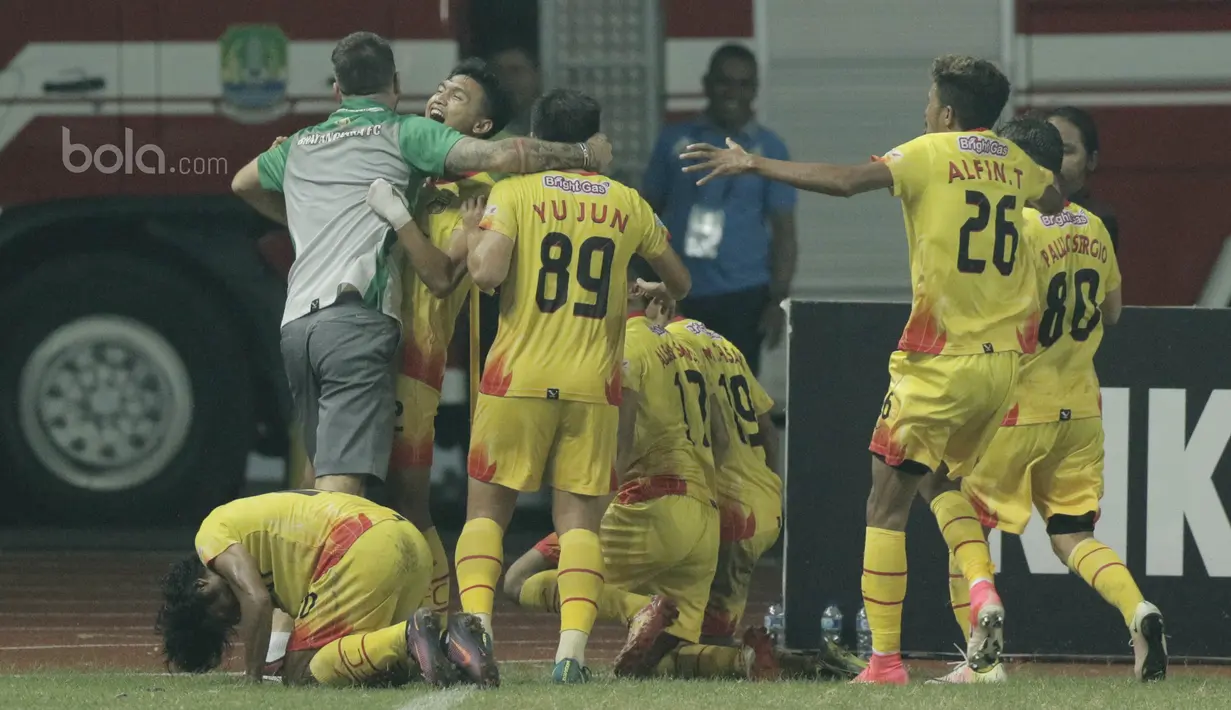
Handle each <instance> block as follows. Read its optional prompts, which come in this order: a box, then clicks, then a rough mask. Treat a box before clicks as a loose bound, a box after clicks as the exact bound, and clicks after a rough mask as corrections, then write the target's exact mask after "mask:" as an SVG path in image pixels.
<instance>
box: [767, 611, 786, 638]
mask: <svg viewBox="0 0 1231 710" xmlns="http://www.w3.org/2000/svg"><path fill="white" fill-rule="evenodd" d="M785 628H786V609H785V607H784V606H783V604H782V602H778V603H777V604H771V605H770V607H769V611H768V612H766V614H765V630H766V631H768V632H769V637H770V638H771V639H773V642H774V647H775V648H780V647H781V646H782V641H783V632H784V630H785Z"/></svg>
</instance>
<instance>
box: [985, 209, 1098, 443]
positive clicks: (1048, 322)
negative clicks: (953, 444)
mask: <svg viewBox="0 0 1231 710" xmlns="http://www.w3.org/2000/svg"><path fill="white" fill-rule="evenodd" d="M1025 217H1026V224H1025V229H1024V230H1023V231H1022V237H1023V239H1024V240H1025V248H1026V249H1027V250H1028V252H1029V254H1030V257H1031V258H1032V259H1033V260H1034V265H1035V270H1036V273H1037V275H1038V278H1037V284H1038V291H1039V299H1040V301H1041V302H1042V307H1043V316H1042V318H1041V319H1040V321H1039V350H1038V352H1036V353H1035V354H1033V355H1030V356H1028V357H1026V358H1025V359H1023V360H1022V367H1021V372H1020V374H1018V380H1017V390H1016V403H1015V404H1014V406H1013V407H1012V408H1011V409H1010V410H1009V413H1008V415H1007V416H1006V417H1005V421H1004V424H1005V425H1006V426H1012V425H1014V424H1042V423H1045V422H1062V421H1068V420H1070V419H1087V418H1090V417H1097V416H1101V414H1102V406H1101V397H1100V394H1099V381H1098V374H1096V373H1095V371H1094V354H1095V353H1097V352H1098V349H1099V344H1100V343H1102V342H1103V320H1102V313H1101V312H1100V311H1099V306H1100V305H1101V304H1102V302H1103V300H1104V299H1105V298H1106V297H1107V294H1108V293H1109V292H1111V291H1114V290H1116V289H1118V288H1120V265H1119V263H1118V262H1117V261H1116V251H1115V247H1113V246H1112V244H1111V236H1110V235H1109V234H1108V233H1107V228H1106V227H1105V226H1104V225H1103V221H1102V220H1100V219H1099V218H1098V217H1096V216H1095V215H1094V214H1091V213H1090V212H1087V211H1086V210H1085V209H1083V208H1081V207H1079V206H1077V205H1074V204H1069V205H1068V206H1066V207H1065V208H1064V211H1063V212H1061V213H1060V214H1058V215H1044V214H1040V213H1039V212H1038V211H1037V210H1033V209H1027V210H1026V212H1025Z"/></svg>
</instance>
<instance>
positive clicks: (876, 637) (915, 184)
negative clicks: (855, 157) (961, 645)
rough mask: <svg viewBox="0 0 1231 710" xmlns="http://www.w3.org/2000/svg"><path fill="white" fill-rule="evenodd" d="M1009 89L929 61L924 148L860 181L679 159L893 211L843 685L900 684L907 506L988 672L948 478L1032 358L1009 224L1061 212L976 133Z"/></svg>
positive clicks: (1008, 155) (991, 141)
mask: <svg viewBox="0 0 1231 710" xmlns="http://www.w3.org/2000/svg"><path fill="white" fill-rule="evenodd" d="M1008 98H1009V81H1008V79H1006V78H1005V76H1004V75H1003V74H1002V73H1001V72H1000V71H999V70H998V69H996V67H995V66H993V65H992V64H991V63H990V62H987V61H984V60H980V59H974V58H972V57H958V56H944V57H940V58H938V59H936V60H935V61H934V62H933V64H932V87H931V89H930V90H929V92H928V102H927V106H926V107H925V109H924V125H925V127H926V130H927V132H926V133H925V134H924V135H923V136H920V137H918V138H916V139H914V140H911V141H908V142H906V143H903V144H902V145H900V146H898V147H897V148H895V149H893V150H892V151H890V152H889V153H888V154H887V155H886V156H885V157H884V158H883V159H878V160H874V161H872V162H869V163H865V164H862V165H853V166H841V165H829V164H822V163H807V164H806V163H792V162H786V161H778V160H769V159H765V158H762V157H760V156H757V155H752V154H749V153H747V152H745V151H744V150H743V149H742V148H740V147H739V146H738V145H736V144H735V143H734V142H732V141H728V143H729V146H730V147H729V148H727V149H718V148H716V147H714V146H709V145H693V146H689V147H687V148H686V149H685V150H686V152H685V153H684V154H683V156H682V157H683V158H685V159H689V160H694V161H697V162H696V164H694V165H690V166H688V167H686V168H685V171H690V172H691V171H697V170H708V171H710V174H708V175H706V176H705V177H704V178H702V181H706V180H711V179H714V178H716V177H719V176H724V175H735V174H740V173H744V172H749V171H753V172H756V173H757V174H759V175H762V176H765V177H769V178H771V179H776V180H782V181H784V182H788V183H790V184H792V185H794V186H795V187H798V188H802V189H805V190H809V191H812V192H820V193H824V194H828V195H837V196H843V197H847V196H851V195H856V194H860V193H864V192H870V191H872V190H881V189H888V190H890V192H891V193H892V194H893V195H894V196H896V197H898V198H899V199H901V201H902V213H903V217H904V218H905V222H906V238H907V243H908V245H909V249H910V261H911V290H912V293H913V298H912V306H911V315H910V320H909V321H908V322H907V324H906V328H905V330H904V332H903V334H902V338H901V340H900V341H899V343H898V350H897V352H895V353H893V355H892V356H891V357H890V360H889V378H890V384H889V392H888V394H887V395H886V397H885V399H884V402H883V403H882V406H881V411H880V418H879V420H878V422H877V425H876V428H875V430H874V433H873V436H872V443H871V445H870V446H869V449H870V450H871V451H872V454H873V460H872V491H871V494H870V495H869V497H868V508H867V529H866V532H865V540H864V566H863V578H862V589H863V598H864V603H865V606H866V608H867V613H868V623H869V625H870V626H871V628H872V647H873V650H874V653H873V657H872V660H871V662H870V663H869V664H868V668H867V669H866V670H865V671H864V672H863V673H861V674H860V677H859V678H857V679H856V681H858V682H871V683H894V684H904V683H906V682H907V681H908V677H907V673H906V669H905V667H904V666H903V665H902V656H901V629H902V601H903V599H904V598H905V596H906V532H905V531H906V520H907V516H908V514H909V512H910V505H911V501H912V500H913V499H914V497H915V495H916V494H919V495H920V496H921V497H923V498H924V500H926V501H928V502H929V504H930V507H931V509H932V512H933V513H934V514H935V515H936V518H937V522H938V523H939V525H940V528H941V533H942V535H943V537H944V539H945V542H946V544H947V545H948V546H949V549H950V550H951V551H952V552H953V553H954V555H955V557H956V559H957V563H958V565H959V566H960V567H961V569H962V574H963V576H964V578H965V580H966V582H967V584H969V585H970V586H971V592H970V593H971V609H970V611H971V619H972V621H973V623H972V625H971V626H972V628H971V637H970V644H969V646H968V648H967V658H968V659H969V662H970V664H971V666H972V668H974V669H975V670H980V669H984V668H987V667H990V666H992V665H994V664H995V663H996V661H997V659H998V658H999V656H1000V651H1001V649H1002V646H1003V643H1004V639H1003V624H1004V607H1003V605H1002V604H1001V601H1000V597H999V595H997V594H996V589H995V585H994V584H993V581H992V577H993V572H992V562H991V556H990V555H989V553H988V550H987V545H986V543H985V542H984V540H983V531H982V529H981V528H980V526H979V523H978V520H977V518H975V515H974V510H973V508H972V507H971V505H970V502H969V501H967V500H966V498H964V497H963V496H962V494H961V492H960V490H959V486H958V484H957V483H956V482H955V481H952V480H950V478H949V476H950V474H951V472H952V471H953V470H954V469H956V468H959V467H960V464H962V463H965V462H973V461H975V460H977V459H978V457H979V456H980V455H981V454H982V453H983V451H984V450H985V449H986V448H987V445H988V443H989V442H990V441H991V438H992V436H993V435H994V434H995V432H996V428H997V426H998V425H999V423H1000V420H1001V419H1002V418H1003V417H1004V414H1005V412H1006V411H1007V408H1008V405H1009V398H1010V395H1011V393H1012V391H1013V386H1014V383H1015V381H1016V379H1017V372H1018V360H1019V358H1020V357H1021V354H1022V353H1028V352H1032V351H1033V350H1034V348H1035V342H1034V340H1035V335H1036V330H1037V323H1038V318H1039V306H1038V299H1037V296H1036V294H1035V291H1034V287H1033V284H1034V276H1033V272H1032V269H1031V267H1030V265H1029V260H1024V259H1019V258H1018V256H1019V254H1020V249H1019V247H1020V244H1019V242H1020V232H1021V226H1022V224H1023V217H1022V210H1023V208H1025V206H1026V204H1027V202H1034V203H1035V204H1036V205H1037V206H1038V207H1039V208H1040V209H1041V210H1042V211H1043V212H1044V213H1046V214H1055V213H1057V212H1059V211H1060V209H1061V208H1062V207H1063V204H1064V202H1063V198H1062V197H1061V196H1060V193H1059V191H1058V190H1057V188H1056V187H1055V184H1054V183H1055V178H1054V176H1053V175H1052V173H1051V172H1050V171H1048V170H1046V169H1044V168H1041V167H1039V166H1038V165H1037V164H1036V163H1034V161H1032V160H1031V159H1030V158H1029V156H1027V155H1026V154H1025V153H1023V152H1022V150H1021V149H1020V148H1018V147H1017V146H1015V145H1013V144H1012V143H1010V142H1008V141H1005V140H1002V139H1000V138H999V137H997V136H996V134H995V133H993V132H992V131H990V130H988V129H987V128H986V126H990V125H992V124H993V123H994V122H995V121H996V118H997V117H998V116H999V115H1000V112H1001V111H1002V110H1003V109H1004V106H1005V103H1006V102H1007V101H1008Z"/></svg>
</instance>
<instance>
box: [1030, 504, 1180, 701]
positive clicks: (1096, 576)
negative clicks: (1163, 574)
mask: <svg viewBox="0 0 1231 710" xmlns="http://www.w3.org/2000/svg"><path fill="white" fill-rule="evenodd" d="M1094 517H1095V514H1094V513H1093V512H1091V513H1087V514H1086V515H1081V516H1072V515H1052V516H1051V517H1050V518H1048V520H1047V532H1048V534H1049V535H1050V537H1051V543H1052V550H1053V551H1055V553H1056V556H1057V557H1059V558H1060V559H1061V560H1063V561H1064V562H1065V564H1067V565H1068V567H1069V569H1071V570H1073V571H1074V572H1076V573H1077V575H1078V576H1079V577H1081V578H1082V579H1083V580H1084V581H1085V582H1086V584H1088V585H1090V587H1091V588H1092V589H1094V591H1096V592H1098V594H1099V596H1101V597H1102V598H1103V599H1104V601H1106V602H1107V603H1108V604H1110V605H1112V606H1113V607H1115V608H1116V609H1117V610H1118V611H1119V612H1120V615H1121V616H1122V617H1123V619H1124V623H1125V625H1126V626H1127V627H1128V628H1129V632H1130V634H1131V635H1132V639H1133V655H1134V659H1135V663H1134V666H1133V669H1134V673H1135V674H1136V676H1137V678H1138V680H1142V681H1154V680H1162V679H1164V678H1166V677H1167V640H1166V636H1165V633H1164V632H1165V629H1164V626H1163V616H1162V613H1161V612H1159V610H1158V607H1156V606H1154V605H1153V604H1151V603H1149V602H1147V601H1146V600H1145V598H1144V597H1143V596H1142V594H1141V590H1140V589H1139V588H1138V586H1137V582H1136V581H1135V580H1134V579H1133V575H1132V573H1131V572H1129V570H1128V567H1127V566H1126V565H1125V564H1124V562H1123V561H1122V560H1121V559H1120V556H1119V555H1117V554H1116V552H1115V550H1113V549H1111V548H1110V547H1108V546H1107V545H1105V544H1103V543H1102V542H1099V541H1098V540H1097V539H1096V538H1095V537H1094V533H1093V529H1094Z"/></svg>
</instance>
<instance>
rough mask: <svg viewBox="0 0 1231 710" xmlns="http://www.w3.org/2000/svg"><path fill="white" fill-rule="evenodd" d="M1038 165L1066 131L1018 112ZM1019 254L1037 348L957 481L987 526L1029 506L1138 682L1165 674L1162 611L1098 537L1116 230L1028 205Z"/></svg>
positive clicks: (1056, 152)
mask: <svg viewBox="0 0 1231 710" xmlns="http://www.w3.org/2000/svg"><path fill="white" fill-rule="evenodd" d="M998 133H999V134H1000V136H1001V137H1002V138H1005V139H1008V140H1011V141H1013V142H1014V143H1016V144H1017V145H1018V146H1020V147H1021V148H1022V150H1024V151H1026V153H1027V154H1028V155H1029V156H1030V157H1031V158H1033V159H1034V160H1035V162H1037V163H1038V164H1039V165H1042V166H1043V167H1045V168H1047V169H1048V170H1051V171H1053V172H1056V173H1058V172H1059V171H1060V166H1061V163H1062V161H1063V159H1064V143H1063V140H1062V139H1061V135H1060V132H1059V131H1058V130H1057V129H1056V128H1055V126H1053V125H1052V124H1051V123H1048V122H1047V121H1046V120H1044V119H1042V118H1036V117H1025V118H1017V119H1014V120H1012V121H1009V122H1008V123H1006V124H1005V125H1004V126H1003V127H1001V129H1000V130H999V131H998ZM1025 218H1026V221H1025V224H1024V225H1023V227H1022V230H1021V240H1022V242H1021V252H1022V254H1023V258H1029V259H1033V260H1034V267H1035V273H1036V275H1037V287H1038V290H1039V294H1040V299H1041V301H1042V302H1043V306H1044V309H1045V310H1044V312H1043V317H1042V320H1041V321H1040V323H1039V335H1038V339H1039V350H1038V351H1037V352H1036V353H1035V354H1033V355H1028V356H1026V357H1024V358H1023V359H1022V367H1021V373H1020V375H1019V376H1018V381H1017V387H1016V389H1015V390H1014V393H1013V403H1012V407H1011V408H1010V409H1009V412H1008V414H1007V415H1006V416H1005V418H1004V421H1003V422H1002V425H1001V427H1000V429H999V430H998V431H997V432H996V436H995V438H993V439H992V443H991V446H990V447H988V449H987V452H986V453H985V454H984V455H983V458H981V459H980V460H979V461H978V462H977V463H976V464H975V465H974V466H973V470H972V471H971V472H970V474H969V475H966V476H964V477H963V478H962V492H963V493H964V494H965V495H966V496H967V497H969V498H970V499H971V501H972V502H973V503H974V506H975V509H976V510H977V511H978V512H979V517H980V519H981V520H982V522H983V525H984V526H985V527H994V528H997V529H999V530H1002V531H1004V532H1008V533H1013V534H1014V535H1021V534H1022V532H1024V531H1025V529H1026V525H1027V524H1028V523H1029V522H1030V516H1031V506H1032V505H1033V507H1034V508H1036V509H1037V510H1038V511H1039V515H1041V516H1042V517H1043V519H1044V520H1045V521H1046V523H1047V534H1048V535H1049V536H1050V538H1051V544H1052V550H1054V551H1055V553H1056V556H1057V557H1058V558H1060V561H1062V562H1064V563H1065V564H1066V565H1068V567H1069V569H1071V570H1073V571H1074V572H1075V573H1076V574H1077V575H1078V576H1079V577H1081V578H1082V579H1083V580H1085V582H1086V583H1087V584H1089V585H1090V586H1091V587H1093V588H1094V590H1095V591H1096V592H1098V593H1099V594H1100V595H1101V596H1102V597H1103V599H1105V600H1106V601H1107V603H1109V604H1111V605H1112V606H1114V607H1115V608H1116V609H1118V610H1119V612H1120V615H1121V616H1122V618H1123V619H1124V624H1125V625H1126V626H1127V627H1128V629H1129V633H1130V635H1131V637H1132V641H1133V653H1134V656H1136V663H1135V665H1134V672H1135V673H1136V676H1137V678H1138V679H1139V680H1143V681H1151V680H1161V679H1163V678H1165V677H1166V675H1167V640H1166V636H1165V634H1164V629H1163V617H1162V614H1161V613H1160V612H1159V610H1158V607H1156V606H1154V605H1153V604H1151V603H1149V602H1147V601H1146V600H1145V599H1144V597H1142V595H1141V590H1140V589H1139V588H1138V587H1137V583H1136V582H1135V581H1134V580H1133V575H1132V573H1131V572H1129V570H1128V567H1126V566H1125V565H1124V562H1123V561H1122V560H1121V559H1120V557H1119V555H1117V554H1116V553H1115V551H1114V550H1112V549H1111V548H1110V547H1108V546H1107V545H1104V544H1103V543H1101V542H1099V541H1098V540H1097V539H1095V537H1094V524H1095V522H1096V521H1097V520H1098V513H1099V500H1100V499H1101V498H1102V495H1103V418H1102V398H1101V396H1100V394H1099V380H1098V374H1097V373H1096V372H1095V370H1094V356H1095V354H1096V353H1097V352H1098V349H1099V345H1100V343H1101V342H1102V340H1103V326H1104V324H1106V325H1114V324H1115V323H1116V321H1118V320H1119V319H1120V309H1121V303H1122V300H1121V297H1120V267H1119V265H1118V263H1117V261H1116V252H1115V247H1114V246H1113V245H1112V239H1111V235H1110V234H1109V233H1108V232H1107V229H1106V228H1105V227H1104V226H1103V222H1102V220H1100V219H1099V218H1098V217H1097V216H1095V215H1094V214H1093V213H1091V212H1089V211H1088V210H1086V209H1084V208H1082V207H1080V206H1078V205H1075V204H1069V205H1067V206H1066V207H1065V209H1064V211H1063V212H1061V213H1060V214H1059V215H1057V216H1054V217H1045V216H1043V215H1041V214H1040V213H1039V212H1037V211H1036V210H1033V209H1027V210H1026V211H1025ZM950 564H951V569H950V575H949V576H950V579H951V580H952V579H954V578H959V583H956V584H950V596H951V597H952V606H953V610H954V614H955V615H956V617H957V620H958V624H959V625H961V627H962V633H963V634H965V635H966V636H969V635H970V622H969V611H968V607H969V606H970V592H969V589H968V588H967V586H966V585H965V584H961V583H960V576H961V575H960V572H958V571H957V570H956V569H953V568H952V567H953V563H952V562H951V563H950ZM1004 679H1005V672H1004V667H1003V665H1002V664H1000V663H997V664H995V665H993V666H992V667H991V668H989V669H987V670H985V671H983V672H975V671H974V670H972V669H971V668H970V666H969V664H967V663H962V664H959V665H958V666H957V667H956V668H955V669H954V670H953V671H952V672H950V673H949V674H948V675H946V676H945V677H943V678H940V679H938V680H939V681H941V682H947V683H984V682H996V681H1002V680H1004Z"/></svg>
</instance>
